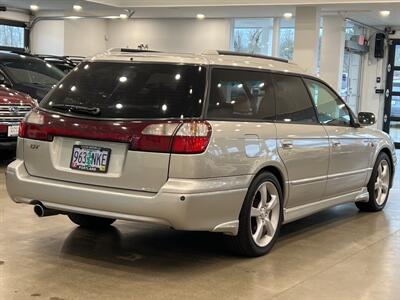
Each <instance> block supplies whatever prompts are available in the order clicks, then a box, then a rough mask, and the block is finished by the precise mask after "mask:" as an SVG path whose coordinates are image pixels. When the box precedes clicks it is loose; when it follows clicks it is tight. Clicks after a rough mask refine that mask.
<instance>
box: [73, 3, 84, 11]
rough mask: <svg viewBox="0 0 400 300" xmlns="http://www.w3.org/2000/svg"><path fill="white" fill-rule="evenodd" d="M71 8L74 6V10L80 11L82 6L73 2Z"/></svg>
mask: <svg viewBox="0 0 400 300" xmlns="http://www.w3.org/2000/svg"><path fill="white" fill-rule="evenodd" d="M73 8H74V10H75V11H81V10H82V6H80V5H77V4H75V5H74V6H73Z"/></svg>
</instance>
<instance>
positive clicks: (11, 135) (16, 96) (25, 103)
mask: <svg viewBox="0 0 400 300" xmlns="http://www.w3.org/2000/svg"><path fill="white" fill-rule="evenodd" d="M36 105H37V103H36V101H34V100H33V99H32V98H31V97H30V96H29V95H27V94H24V93H21V92H17V91H15V90H12V89H10V88H7V87H0V150H2V149H13V148H15V146H16V144H17V136H18V128H19V122H20V121H21V120H22V119H23V118H24V117H25V115H26V114H27V113H28V112H29V111H30V110H31V109H32V108H33V107H34V106H36Z"/></svg>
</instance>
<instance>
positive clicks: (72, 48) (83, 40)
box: [63, 19, 107, 56]
mask: <svg viewBox="0 0 400 300" xmlns="http://www.w3.org/2000/svg"><path fill="white" fill-rule="evenodd" d="M106 26H107V24H106V20H96V19H83V20H65V21H64V36H63V38H64V54H65V55H83V56H92V55H95V54H97V53H100V52H104V51H105V50H106V41H105V35H106V32H107V29H106Z"/></svg>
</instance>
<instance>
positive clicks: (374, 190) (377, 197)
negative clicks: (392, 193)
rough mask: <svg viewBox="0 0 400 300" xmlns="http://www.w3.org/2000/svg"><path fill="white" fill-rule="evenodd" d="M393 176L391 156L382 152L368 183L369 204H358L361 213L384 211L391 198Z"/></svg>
mask: <svg viewBox="0 0 400 300" xmlns="http://www.w3.org/2000/svg"><path fill="white" fill-rule="evenodd" d="M391 176H392V168H391V164H390V159H389V156H388V155H387V154H386V153H384V152H382V153H380V154H379V155H378V158H377V159H376V162H375V166H374V169H373V170H372V174H371V178H370V180H369V183H368V186H367V187H368V193H369V201H368V202H356V205H357V207H358V209H359V210H361V211H368V212H374V211H380V210H382V209H383V208H384V207H385V205H386V202H387V199H388V197H389V190H390V180H391Z"/></svg>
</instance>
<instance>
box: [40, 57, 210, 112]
mask: <svg viewBox="0 0 400 300" xmlns="http://www.w3.org/2000/svg"><path fill="white" fill-rule="evenodd" d="M205 81H206V70H205V68H204V67H202V66H198V65H170V64H155V63H153V64H147V63H119V62H88V63H82V64H80V65H79V66H78V67H77V68H75V69H74V71H72V72H71V73H70V74H68V75H67V76H66V78H65V79H64V80H63V81H62V82H61V83H59V84H58V85H57V86H56V87H55V88H54V89H53V90H52V91H51V92H50V93H49V94H48V95H47V96H46V97H45V99H44V100H43V101H42V102H41V103H40V107H42V108H45V109H49V110H53V111H63V110H65V108H63V107H62V106H63V105H65V106H79V107H88V108H98V109H99V111H100V113H98V114H96V117H99V118H139V119H149V118H194V117H199V116H200V115H201V111H202V107H203V102H204V95H205ZM70 113H71V114H78V113H81V112H77V111H76V110H71V111H70Z"/></svg>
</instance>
